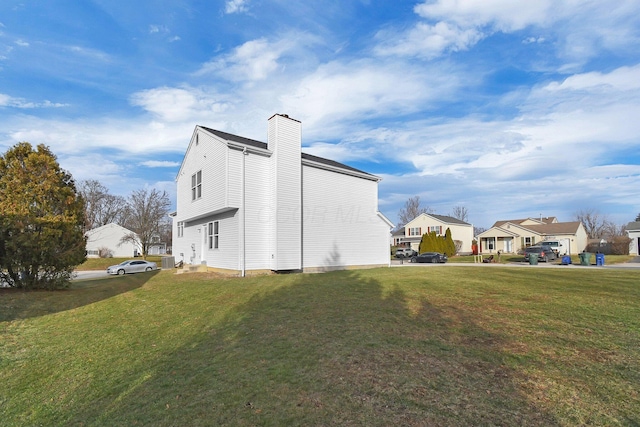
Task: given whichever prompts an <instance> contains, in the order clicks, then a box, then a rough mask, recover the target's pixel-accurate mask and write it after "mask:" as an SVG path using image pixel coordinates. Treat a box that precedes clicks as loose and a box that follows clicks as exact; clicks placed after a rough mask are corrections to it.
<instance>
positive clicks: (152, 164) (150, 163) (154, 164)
mask: <svg viewBox="0 0 640 427" xmlns="http://www.w3.org/2000/svg"><path fill="white" fill-rule="evenodd" d="M139 164H140V166H146V167H148V168H175V167H177V166H180V163H179V162H169V161H166V160H165V161H160V160H147V161H145V162H141V163H139Z"/></svg>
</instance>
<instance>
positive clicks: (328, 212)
mask: <svg viewBox="0 0 640 427" xmlns="http://www.w3.org/2000/svg"><path fill="white" fill-rule="evenodd" d="M301 146H302V125H301V123H300V122H299V121H298V120H295V119H292V118H290V117H289V116H287V115H284V114H275V115H273V116H272V117H271V118H270V119H269V120H268V122H267V142H266V143H265V142H261V141H257V140H253V139H249V138H245V137H241V136H237V135H233V134H229V133H226V132H222V131H218V130H214V129H210V128H208V127H204V126H196V128H195V130H194V132H193V134H192V136H191V140H190V142H189V146H188V148H187V150H186V153H185V156H184V160H183V162H182V165H181V167H180V170H179V172H178V176H177V178H176V182H177V200H176V208H177V209H176V211H175V212H174V213H173V214H172V217H173V243H172V246H173V254H174V256H175V257H176V261H177V262H180V261H182V262H184V264H187V265H191V266H194V265H199V266H205V267H206V269H208V270H215V271H224V272H229V273H232V274H236V273H237V274H240V275H245V274H246V273H251V274H253V273H260V272H289V271H325V270H331V269H340V268H359V267H374V266H388V265H389V264H390V257H389V236H390V232H391V228H392V227H393V224H392V223H391V222H390V221H389V220H388V219H387V218H386V217H385V216H384V215H383V214H382V213H381V212H379V210H378V182H379V181H380V178H379V177H377V176H375V175H371V174H369V173H367V172H364V171H361V170H359V169H356V168H353V167H350V166H348V165H345V164H342V163H339V162H336V161H333V160H329V159H325V158H322V157H318V156H314V155H310V154H306V153H302V148H301Z"/></svg>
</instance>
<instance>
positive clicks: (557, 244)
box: [539, 239, 571, 256]
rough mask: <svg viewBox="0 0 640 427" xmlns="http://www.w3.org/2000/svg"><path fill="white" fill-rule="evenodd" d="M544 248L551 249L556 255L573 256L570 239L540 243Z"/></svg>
mask: <svg viewBox="0 0 640 427" xmlns="http://www.w3.org/2000/svg"><path fill="white" fill-rule="evenodd" d="M539 245H540V246H542V247H543V248H548V249H551V250H552V251H553V252H555V253H556V255H558V256H560V255H571V248H570V246H569V239H549V240H544V241H542V242H540V243H539Z"/></svg>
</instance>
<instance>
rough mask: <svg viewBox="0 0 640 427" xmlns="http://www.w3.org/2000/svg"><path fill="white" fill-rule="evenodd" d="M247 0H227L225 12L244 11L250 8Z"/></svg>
mask: <svg viewBox="0 0 640 427" xmlns="http://www.w3.org/2000/svg"><path fill="white" fill-rule="evenodd" d="M247 3H248V1H247V0H227V2H226V3H225V8H224V11H225V13H229V14H231V13H242V12H246V11H247V10H248V6H247Z"/></svg>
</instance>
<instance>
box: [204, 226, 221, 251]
mask: <svg viewBox="0 0 640 427" xmlns="http://www.w3.org/2000/svg"><path fill="white" fill-rule="evenodd" d="M219 231H220V221H213V222H210V223H209V227H208V233H207V235H208V236H207V237H208V241H209V249H218V240H219Z"/></svg>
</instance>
